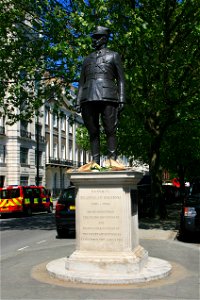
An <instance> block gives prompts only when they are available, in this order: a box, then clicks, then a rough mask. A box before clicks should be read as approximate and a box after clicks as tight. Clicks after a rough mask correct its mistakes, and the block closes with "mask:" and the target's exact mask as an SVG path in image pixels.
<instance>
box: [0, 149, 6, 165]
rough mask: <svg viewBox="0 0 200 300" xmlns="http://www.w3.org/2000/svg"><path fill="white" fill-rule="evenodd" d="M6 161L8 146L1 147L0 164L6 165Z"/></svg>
mask: <svg viewBox="0 0 200 300" xmlns="http://www.w3.org/2000/svg"><path fill="white" fill-rule="evenodd" d="M5 160H6V146H5V145H0V163H5Z"/></svg>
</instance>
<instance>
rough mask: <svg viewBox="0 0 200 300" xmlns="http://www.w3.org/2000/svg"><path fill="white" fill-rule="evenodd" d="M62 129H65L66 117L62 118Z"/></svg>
mask: <svg viewBox="0 0 200 300" xmlns="http://www.w3.org/2000/svg"><path fill="white" fill-rule="evenodd" d="M61 130H63V131H65V118H64V117H62V118H61Z"/></svg>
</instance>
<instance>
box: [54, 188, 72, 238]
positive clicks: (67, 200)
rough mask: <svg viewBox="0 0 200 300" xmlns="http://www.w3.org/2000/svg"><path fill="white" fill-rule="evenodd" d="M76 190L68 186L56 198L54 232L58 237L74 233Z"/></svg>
mask: <svg viewBox="0 0 200 300" xmlns="http://www.w3.org/2000/svg"><path fill="white" fill-rule="evenodd" d="M75 198H76V189H75V187H74V186H70V187H68V188H67V189H64V190H63V192H62V193H61V195H60V196H59V198H58V201H57V203H56V210H55V220H56V230H57V234H58V236H59V237H64V236H67V235H68V234H69V233H70V232H75Z"/></svg>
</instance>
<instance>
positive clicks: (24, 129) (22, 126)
mask: <svg viewBox="0 0 200 300" xmlns="http://www.w3.org/2000/svg"><path fill="white" fill-rule="evenodd" d="M20 135H21V137H25V138H28V139H31V133H30V132H28V122H27V121H21V123H20Z"/></svg>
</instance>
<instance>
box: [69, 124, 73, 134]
mask: <svg viewBox="0 0 200 300" xmlns="http://www.w3.org/2000/svg"><path fill="white" fill-rule="evenodd" d="M69 133H70V134H72V133H73V126H72V125H71V124H70V123H69Z"/></svg>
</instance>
